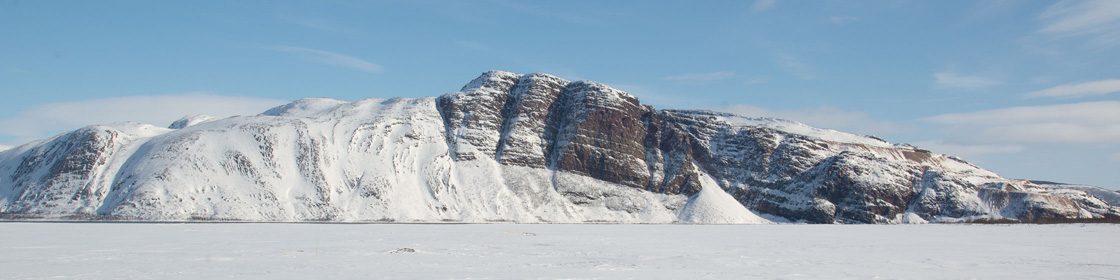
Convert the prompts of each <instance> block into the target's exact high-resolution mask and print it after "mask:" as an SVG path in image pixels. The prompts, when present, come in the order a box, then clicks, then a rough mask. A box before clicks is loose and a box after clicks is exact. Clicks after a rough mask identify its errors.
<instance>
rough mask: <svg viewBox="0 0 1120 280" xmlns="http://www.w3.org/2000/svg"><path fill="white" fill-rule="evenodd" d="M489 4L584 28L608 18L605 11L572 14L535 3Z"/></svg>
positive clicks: (504, 2)
mask: <svg viewBox="0 0 1120 280" xmlns="http://www.w3.org/2000/svg"><path fill="white" fill-rule="evenodd" d="M490 3H492V4H497V5H499V6H503V7H505V8H507V9H509V10H512V11H514V12H520V13H525V14H529V15H533V16H536V17H539V18H546V19H555V20H560V21H565V22H568V23H574V24H578V25H585V26H590V25H598V24H602V20H603V19H604V18H609V17H607V16H606V14H605V13H606V11H605V10H602V9H589V10H584V11H581V12H578V13H573V12H567V11H563V10H560V9H556V8H555V7H551V8H550V7H542V6H536V5H534V3H535V2H532V1H492V2H490Z"/></svg>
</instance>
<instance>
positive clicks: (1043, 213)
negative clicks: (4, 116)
mask: <svg viewBox="0 0 1120 280" xmlns="http://www.w3.org/2000/svg"><path fill="white" fill-rule="evenodd" d="M1102 191H1104V192H1107V190H1103V189H1099V188H1094V187H1083V188H1069V187H1056V186H1043V185H1038V184H1033V183H1031V182H1029V181H1022V180H1010V179H1006V178H1002V177H999V176H998V175H996V174H995V173H992V172H990V171H987V170H984V169H982V168H980V167H977V166H975V165H972V164H970V163H967V162H965V161H963V160H961V159H959V158H955V157H952V156H946V155H942V154H935V153H931V152H929V151H925V150H921V149H918V148H916V147H913V146H909V145H905V144H900V145H893V144H891V143H888V142H886V141H883V140H881V139H878V138H875V137H867V136H858V135H853V134H848V133H843V132H838V131H833V130H824V129H817V128H812V127H809V126H806V125H804V124H800V123H796V122H792V121H787V120H779V119H769V118H746V117H741V116H735V115H730V114H724V113H715V112H709V111H687V110H662V111H657V110H654V109H653V108H652V107H650V106H646V105H642V104H641V103H639V102H638V99H637V98H635V97H634V96H632V95H630V94H627V93H625V92H622V91H619V90H616V89H613V88H610V87H608V86H606V85H602V84H598V83H594V82H586V81H577V82H569V81H566V80H563V79H560V78H557V77H554V76H550V75H545V74H529V75H520V74H514V73H509V72H503V71H491V72H487V73H485V74H483V75H482V76H481V77H479V78H477V79H475V80H474V81H472V82H470V83H469V84H468V85H467V86H465V87H463V89H462V90H460V91H458V92H454V93H448V94H445V95H443V96H440V97H438V98H419V99H407V98H393V99H388V100H385V99H366V100H361V101H357V102H345V101H339V100H333V99H325V98H309V99H302V100H298V101H296V102H293V103H291V104H287V105H283V106H280V107H277V108H273V109H271V110H268V111H266V112H264V113H262V114H260V115H257V116H240V117H231V118H226V119H214V118H212V117H207V116H189V117H186V118H184V119H182V120H180V121H176V122H175V123H174V124H172V125H171V127H170V128H160V127H154V126H150V125H143V124H134V123H125V124H114V125H107V126H90V127H86V128H82V129H79V130H76V131H73V132H70V133H66V134H62V135H59V136H56V137H54V138H51V139H47V140H42V141H38V142H34V143H29V144H27V145H23V146H20V147H15V148H12V149H10V150H7V151H3V152H0V212H2V213H4V214H5V215H8V216H18V217H32V218H34V217H43V218H80V219H84V218H112V219H127V220H165V221H171V220H213V219H221V220H249V221H394V222H495V221H500V222H529V223H533V222H564V223H569V222H576V223H578V222H623V223H673V222H697V223H767V222H770V221H771V220H777V221H805V222H811V223H900V222H925V221H955V220H961V219H965V220H967V219H976V218H1006V219H1023V220H1030V219H1037V218H1101V217H1116V216H1120V208H1116V207H1113V204H1110V201H1109V199H1111V198H1102V197H1099V195H1095V194H1099V193H1102ZM1111 202H1112V203H1114V202H1115V201H1111ZM760 216H761V217H767V218H770V219H764V218H761V217H760Z"/></svg>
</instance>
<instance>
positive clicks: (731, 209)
mask: <svg viewBox="0 0 1120 280" xmlns="http://www.w3.org/2000/svg"><path fill="white" fill-rule="evenodd" d="M700 185H701V189H700V192H699V193H697V194H695V195H693V196H692V197H690V198H689V199H688V202H687V203H685V205H684V207H682V208H681V210H680V213H679V214H678V215H679V217H680V221H681V222H684V223H693V224H772V223H773V222H771V221H770V220H767V219H765V218H762V217H759V216H758V215H756V214H755V213H753V212H751V210H747V208H746V207H743V205H742V204H739V201H736V200H735V198H733V197H731V195H729V194H727V192H724V191H723V189H721V188H720V187H719V184H716V181H715V180H713V179H712V177H711V176H708V175H707V174H705V175H704V176H701V177H700Z"/></svg>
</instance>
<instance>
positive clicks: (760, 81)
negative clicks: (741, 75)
mask: <svg viewBox="0 0 1120 280" xmlns="http://www.w3.org/2000/svg"><path fill="white" fill-rule="evenodd" d="M769 82H770V77H754V78H750V79H746V80H744V81H743V83H745V84H748V85H757V84H765V83H769Z"/></svg>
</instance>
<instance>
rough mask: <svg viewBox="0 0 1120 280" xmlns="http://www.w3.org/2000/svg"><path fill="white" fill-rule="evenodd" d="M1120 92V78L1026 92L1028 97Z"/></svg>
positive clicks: (1075, 96) (1085, 95) (1082, 95)
mask: <svg viewBox="0 0 1120 280" xmlns="http://www.w3.org/2000/svg"><path fill="white" fill-rule="evenodd" d="M1114 92H1120V79H1112V80H1100V81H1093V82H1086V83H1080V84H1066V85H1060V86H1056V87H1052V88H1048V89H1043V90H1038V91H1032V92H1029V93H1027V94H1024V95H1023V96H1024V97H1027V98H1039V97H1055V98H1077V97H1089V96H1097V95H1105V94H1110V93H1114Z"/></svg>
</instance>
